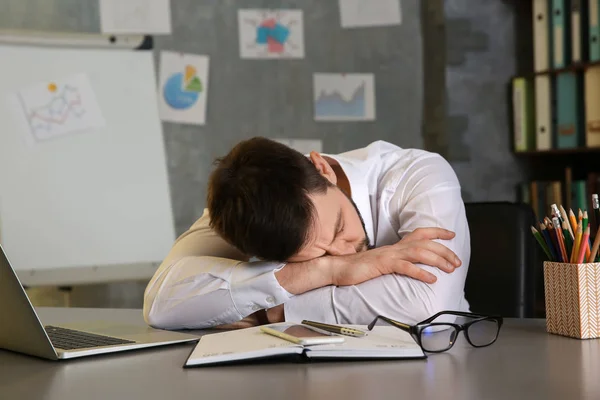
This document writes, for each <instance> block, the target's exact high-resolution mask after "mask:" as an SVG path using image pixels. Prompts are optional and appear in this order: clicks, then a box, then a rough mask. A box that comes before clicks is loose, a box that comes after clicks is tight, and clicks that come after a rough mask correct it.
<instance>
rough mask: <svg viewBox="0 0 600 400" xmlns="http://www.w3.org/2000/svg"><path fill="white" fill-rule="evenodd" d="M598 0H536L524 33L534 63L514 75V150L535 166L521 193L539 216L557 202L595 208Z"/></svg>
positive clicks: (528, 166) (598, 182)
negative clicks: (592, 203) (593, 201)
mask: <svg viewBox="0 0 600 400" xmlns="http://www.w3.org/2000/svg"><path fill="white" fill-rule="evenodd" d="M592 2H594V5H596V4H597V2H599V0H581V1H577V2H575V1H572V2H571V1H560V0H530V1H528V2H527V3H528V7H530V8H529V10H528V13H527V14H528V15H527V18H528V22H527V23H526V24H524V25H523V26H522V27H521V30H520V32H519V33H518V36H519V38H518V39H517V40H521V41H523V42H524V43H528V44H527V46H531V51H530V52H522V53H520V54H522V55H523V58H524V59H525V61H521V64H522V65H526V66H527V67H526V68H521V69H519V70H518V75H516V76H513V77H512V79H511V82H510V86H511V96H510V97H511V101H510V104H511V109H512V126H513V132H512V134H513V141H512V151H513V154H514V155H515V157H516V160H517V162H519V163H520V164H521V165H522V166H524V167H525V171H527V174H526V176H524V177H523V181H522V182H521V183H520V184H519V188H518V196H517V200H518V201H523V202H527V203H529V204H531V205H532V208H533V209H534V211H535V212H536V215H537V216H538V219H540V218H539V217H540V215H548V214H549V213H550V210H549V208H550V204H552V203H557V204H563V205H565V207H567V206H571V207H573V211H574V212H575V213H577V211H578V208H579V206H581V208H582V209H587V210H588V212H589V213H591V211H592V205H591V195H592V193H598V192H600V94H596V93H600V40H598V39H599V38H598V34H597V33H596V32H598V27H597V26H592V24H596V25H597V24H598V21H600V10H596V8H597V7H591V6H590V5H591V4H592ZM529 12H531V14H529ZM592 12H593V13H598V15H594V17H597V18H592V15H591V13H592ZM594 21H596V22H594ZM572 23H573V24H574V23H577V24H578V25H572ZM574 27H575V28H576V29H572V28H574ZM515 80H519V81H520V82H519V83H518V84H517V83H515ZM523 81H525V82H526V84H523ZM538 149H539V150H538ZM534 182H535V183H536V184H533V183H534ZM584 183H585V184H584ZM528 185H529V187H526V186H528ZM584 186H585V187H584ZM534 188H537V189H534ZM534 190H537V194H536V195H534V196H532V192H533V191H534ZM581 197H583V198H581ZM534 203H535V204H534ZM545 210H546V211H545ZM544 211H545V212H544ZM592 226H593V229H594V228H595V229H597V224H596V223H595V221H594V224H593V225H592Z"/></svg>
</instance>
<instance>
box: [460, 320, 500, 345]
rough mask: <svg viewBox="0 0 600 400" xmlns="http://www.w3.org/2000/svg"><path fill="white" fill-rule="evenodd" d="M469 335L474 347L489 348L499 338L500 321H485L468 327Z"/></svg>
mask: <svg viewBox="0 0 600 400" xmlns="http://www.w3.org/2000/svg"><path fill="white" fill-rule="evenodd" d="M467 335H469V340H470V341H471V343H472V344H473V346H487V345H489V344H492V343H493V342H494V340H496V337H498V321H497V320H495V319H484V320H481V321H477V322H475V323H474V324H472V325H470V326H469V327H468V331H467Z"/></svg>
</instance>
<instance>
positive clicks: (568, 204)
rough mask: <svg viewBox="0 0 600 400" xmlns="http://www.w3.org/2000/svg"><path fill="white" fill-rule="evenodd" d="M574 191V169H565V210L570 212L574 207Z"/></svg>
mask: <svg viewBox="0 0 600 400" xmlns="http://www.w3.org/2000/svg"><path fill="white" fill-rule="evenodd" d="M572 191H573V169H572V168H571V167H565V208H566V209H567V210H570V209H571V208H572V207H573V206H572V204H573V200H572V196H571V193H572Z"/></svg>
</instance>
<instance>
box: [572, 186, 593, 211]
mask: <svg viewBox="0 0 600 400" xmlns="http://www.w3.org/2000/svg"><path fill="white" fill-rule="evenodd" d="M586 192H587V190H586V181H585V180H576V181H573V186H572V190H571V202H572V203H573V212H574V213H575V215H576V216H577V214H578V210H579V209H581V210H582V211H583V210H587V195H586ZM588 211H589V210H588Z"/></svg>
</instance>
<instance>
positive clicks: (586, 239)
mask: <svg viewBox="0 0 600 400" xmlns="http://www.w3.org/2000/svg"><path fill="white" fill-rule="evenodd" d="M589 239H590V227H589V226H588V227H587V228H585V232H584V233H583V237H582V238H581V248H580V249H579V255H578V256H577V264H581V263H583V260H585V249H587V248H588V246H589V243H590V242H589Z"/></svg>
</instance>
